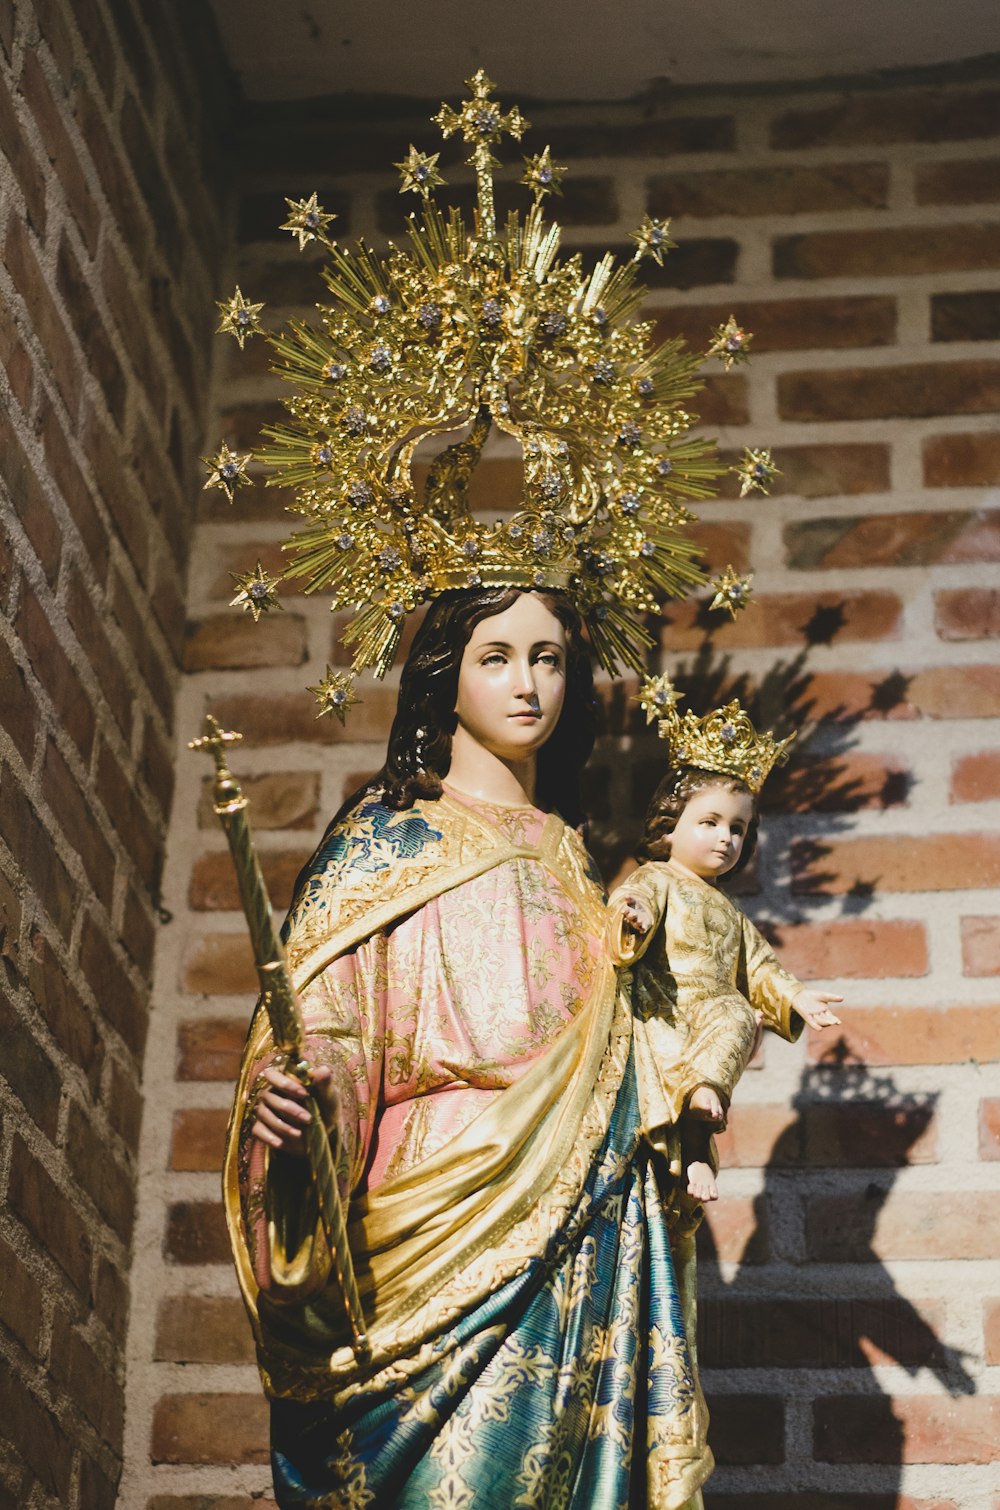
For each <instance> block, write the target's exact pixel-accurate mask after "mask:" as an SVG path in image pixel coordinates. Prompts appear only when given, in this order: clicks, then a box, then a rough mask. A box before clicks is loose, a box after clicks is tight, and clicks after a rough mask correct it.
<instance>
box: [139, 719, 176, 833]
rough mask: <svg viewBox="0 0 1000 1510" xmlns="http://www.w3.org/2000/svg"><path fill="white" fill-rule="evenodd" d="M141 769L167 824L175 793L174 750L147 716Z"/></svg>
mask: <svg viewBox="0 0 1000 1510" xmlns="http://www.w3.org/2000/svg"><path fill="white" fill-rule="evenodd" d="M139 770H140V773H141V775H142V779H143V781H144V782H145V783H146V786H147V787H148V788H149V790H150V792H151V793H152V795H153V797H154V798H155V800H156V803H157V805H158V807H159V809H160V814H161V817H162V819H163V824H164V826H166V822H167V819H168V818H169V817H170V808H171V804H172V802H173V794H174V761H173V750H172V749H171V747H170V746H169V745H168V744H167V741H166V740H165V739H164V738H163V736H162V735H161V733H160V731H159V728H158V727H157V724H156V721H155V720H154V719H152V718H147V719H146V721H145V727H144V729H143V738H142V758H141V761H140V765H139Z"/></svg>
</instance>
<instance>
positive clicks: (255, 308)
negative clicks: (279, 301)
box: [215, 284, 264, 351]
mask: <svg viewBox="0 0 1000 1510" xmlns="http://www.w3.org/2000/svg"><path fill="white" fill-rule="evenodd" d="M216 304H217V307H218V309H219V313H220V314H221V315H222V319H221V320H220V321H219V328H218V330H217V331H216V332H215V333H216V335H227V336H235V337H236V339H237V341H239V343H240V350H241V351H242V350H243V343H244V341H246V340H247V338H248V337H249V336H255V335H256V334H257V333H258V331H259V330H260V329H261V323H260V312H261V310H262V309H263V308H264V306H263V304H251V303H250V300H249V299H244V297H243V293H242V290H241V289H240V286H239V284H237V285H236V292H235V293H234V294H233V296H232V298H231V299H221V300H217V301H216Z"/></svg>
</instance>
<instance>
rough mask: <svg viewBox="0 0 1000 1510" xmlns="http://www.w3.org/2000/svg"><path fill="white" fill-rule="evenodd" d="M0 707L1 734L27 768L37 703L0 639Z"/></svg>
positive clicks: (33, 740) (36, 730)
mask: <svg viewBox="0 0 1000 1510" xmlns="http://www.w3.org/2000/svg"><path fill="white" fill-rule="evenodd" d="M0 706H2V707H3V727H4V733H5V734H8V735H9V736H10V738H11V739H12V740H13V741H14V743H15V745H16V746H17V748H18V751H19V752H20V755H21V759H22V760H23V761H24V763H25V765H26V766H28V767H29V768H30V766H31V759H32V752H33V750H34V748H35V736H36V734H37V733H38V704H37V703H36V702H35V698H34V695H33V693H32V691H31V689H30V688H29V686H28V684H27V682H26V680H25V676H24V672H23V671H22V670H21V668H20V666H19V665H18V664H17V662H16V661H15V659H14V657H13V655H12V653H11V650H10V647H9V645H8V644H7V641H6V640H0Z"/></svg>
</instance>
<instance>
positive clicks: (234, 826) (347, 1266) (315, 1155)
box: [188, 713, 368, 1356]
mask: <svg viewBox="0 0 1000 1510" xmlns="http://www.w3.org/2000/svg"><path fill="white" fill-rule="evenodd" d="M242 738H243V735H242V734H237V733H235V732H234V731H231V730H224V729H223V728H222V726H221V725H220V724H219V723H218V722H217V720H216V719H214V718H213V717H212V715H211V714H210V713H208V714H206V715H205V732H204V734H203V735H202V737H201V738H200V739H192V740H191V741H190V742H189V745H188V748H189V749H191V750H204V751H205V752H206V753H207V754H210V755H212V756H213V758H214V760H215V792H214V797H215V801H214V803H213V808H214V810H215V813H216V816H217V817H218V819H219V822H220V823H221V824H222V827H223V828H224V829H225V831H226V838H227V839H228V840H229V849H230V853H231V854H232V857H233V865H234V866H235V868H236V879H237V882H238V884H239V890H240V901H241V902H242V903H243V911H244V913H245V915H246V920H247V926H248V928H249V930H250V940H251V943H252V945H253V952H254V960H255V962H256V965H257V974H258V975H259V977H260V989H261V1000H262V1002H263V1005H264V1008H265V1010H266V1012H267V1015H268V1018H269V1020H270V1023H271V1033H272V1036H273V1038H274V1044H275V1048H276V1049H277V1050H278V1051H279V1053H281V1054H283V1055H284V1056H285V1063H284V1065H283V1066H282V1067H283V1069H284V1070H285V1073H286V1074H288V1075H292V1076H293V1077H294V1078H295V1079H296V1080H298V1081H299V1083H300V1084H301V1085H304V1086H305V1087H306V1089H307V1090H311V1089H312V1084H313V1080H312V1070H311V1068H310V1065H309V1063H308V1060H307V1059H306V1057H305V1037H306V1033H305V1024H304V1022H303V1020H302V1009H301V1007H300V1006H299V1001H298V997H297V995H296V992H295V987H294V986H293V985H292V980H291V976H290V975H289V973H288V964H287V961H286V959H285V951H284V948H283V947H282V943H281V939H280V937H279V935H278V934H277V932H276V931H275V927H274V917H273V915H272V912H271V899H270V897H269V896H268V894H267V884H266V882H265V880H264V877H263V875H262V874H261V869H260V862H259V861H258V859H257V852H256V850H255V849H254V844H253V837H252V835H251V833H250V820H249V818H248V816H247V809H248V807H249V806H250V803H249V800H248V798H246V797H244V795H243V792H242V790H241V788H240V784H239V782H238V781H237V780H236V778H235V776H234V775H233V773H232V771H230V769H229V767H228V765H227V764H226V746H227V745H230V744H235V743H236V741H237V740H239V739H242ZM306 1105H307V1106H308V1108H309V1113H310V1116H309V1125H308V1127H307V1128H306V1129H305V1135H306V1136H305V1143H306V1156H307V1158H308V1161H309V1170H310V1174H311V1176H312V1181H313V1185H314V1186H315V1189H316V1199H317V1201H318V1203H319V1215H320V1221H321V1222H322V1224H323V1231H324V1233H325V1235H326V1240H327V1243H328V1245H329V1249H330V1257H331V1258H332V1260H333V1263H334V1265H335V1268H336V1271H337V1278H338V1281H339V1283H340V1288H341V1292H342V1294H343V1297H344V1306H345V1309H346V1311H347V1319H348V1321H349V1323H350V1327H351V1336H352V1346H353V1348H354V1352H355V1354H357V1355H359V1356H360V1355H363V1354H365V1353H367V1352H368V1338H367V1336H366V1334H365V1318H364V1312H363V1311H362V1309H361V1297H360V1295H359V1294H358V1284H357V1280H356V1278H355V1275H354V1264H353V1263H352V1261H351V1250H350V1247H349V1245H348V1241H347V1223H346V1221H345V1218H344V1207H343V1204H342V1202H341V1199H340V1191H339V1189H338V1187H337V1175H336V1164H335V1158H334V1150H333V1149H332V1148H331V1146H330V1145H331V1140H333V1139H336V1138H337V1137H338V1136H339V1134H338V1133H337V1131H336V1129H334V1130H333V1131H328V1130H327V1128H326V1127H325V1125H324V1123H323V1116H322V1113H321V1111H320V1107H319V1102H318V1101H317V1100H316V1097H315V1096H314V1095H310V1096H309V1098H308V1100H307V1102H306Z"/></svg>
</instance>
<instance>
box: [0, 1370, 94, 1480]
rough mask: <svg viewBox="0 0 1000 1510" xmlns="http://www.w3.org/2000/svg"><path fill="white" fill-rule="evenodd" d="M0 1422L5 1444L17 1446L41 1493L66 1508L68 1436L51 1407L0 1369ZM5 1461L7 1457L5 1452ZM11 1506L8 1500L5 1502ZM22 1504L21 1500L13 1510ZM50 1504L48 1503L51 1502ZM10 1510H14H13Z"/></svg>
mask: <svg viewBox="0 0 1000 1510" xmlns="http://www.w3.org/2000/svg"><path fill="white" fill-rule="evenodd" d="M0 1420H2V1421H3V1423H4V1430H5V1435H6V1436H7V1438H8V1441H10V1442H12V1443H14V1442H16V1444H17V1448H18V1451H19V1453H20V1455H21V1456H22V1458H23V1460H24V1462H25V1463H27V1465H28V1467H29V1469H30V1470H31V1472H32V1473H33V1474H35V1475H36V1476H37V1478H38V1481H39V1483H40V1484H41V1485H42V1486H43V1491H44V1492H47V1493H48V1494H49V1495H50V1496H53V1497H54V1501H55V1503H56V1504H57V1505H68V1504H70V1503H71V1501H70V1497H69V1496H70V1484H71V1475H72V1471H73V1462H74V1450H75V1446H76V1444H75V1443H74V1442H73V1441H72V1440H71V1438H70V1437H69V1436H68V1434H67V1432H66V1430H65V1428H64V1426H63V1425H62V1423H61V1421H60V1420H59V1419H58V1417H57V1416H56V1415H55V1413H54V1411H53V1410H52V1407H51V1405H50V1403H49V1402H48V1401H47V1400H46V1399H44V1398H43V1397H42V1396H39V1395H36V1394H35V1393H34V1391H33V1389H32V1387H31V1385H28V1384H26V1381H25V1380H24V1379H23V1378H22V1377H19V1375H18V1372H17V1371H16V1370H15V1369H13V1368H3V1369H0ZM4 1455H5V1457H7V1453H6V1452H5V1454H4ZM7 1503H8V1505H10V1504H11V1502H10V1500H8V1501H7ZM24 1503H25V1500H24V1499H22V1500H21V1501H20V1504H19V1505H17V1507H16V1510H21V1505H23V1504H24ZM50 1503H51V1501H50ZM12 1510H14V1507H13V1506H12Z"/></svg>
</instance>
